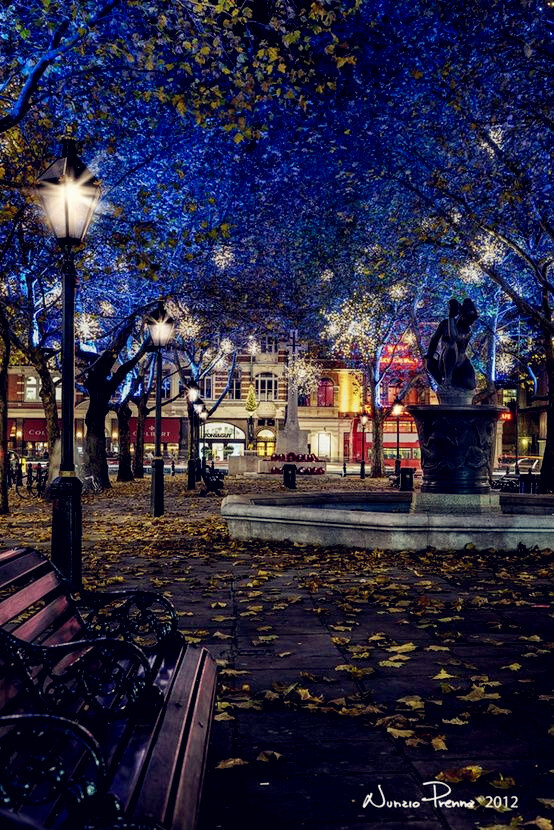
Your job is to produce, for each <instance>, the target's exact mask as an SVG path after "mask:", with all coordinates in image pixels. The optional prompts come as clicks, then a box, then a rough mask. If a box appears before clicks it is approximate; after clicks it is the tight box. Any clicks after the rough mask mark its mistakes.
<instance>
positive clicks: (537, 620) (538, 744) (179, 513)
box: [0, 477, 554, 830]
mask: <svg viewBox="0 0 554 830" xmlns="http://www.w3.org/2000/svg"><path fill="white" fill-rule="evenodd" d="M381 484H382V482H381ZM254 486H256V487H257V488H262V487H263V488H264V489H265V490H267V489H274V490H275V489H280V487H281V485H280V483H279V482H276V481H272V482H269V481H268V482H262V483H260V482H256V484H255V485H254V483H253V482H252V481H249V482H247V483H245V482H239V481H236V482H233V481H232V480H229V481H228V482H227V492H228V493H231V492H245V491H246V490H252V489H253V488H254ZM300 486H301V487H305V488H312V487H315V486H316V483H313V482H302V483H301V484H300ZM317 486H318V487H321V486H331V485H327V484H325V483H323V485H322V482H317ZM371 486H375V484H374V483H373V482H371V481H367V482H364V483H362V482H360V481H358V480H350V481H349V480H346V481H341V482H340V483H337V481H335V482H333V483H332V488H333V489H337V487H345V488H350V489H359V488H360V487H371ZM148 495H149V482H148V481H144V482H139V481H137V482H134V483H132V484H125V485H121V484H117V485H116V486H115V487H114V489H113V490H112V491H111V492H109V493H106V494H99V495H96V496H87V497H85V500H84V504H83V520H84V541H83V547H84V573H85V579H86V582H87V584H90V585H94V586H96V587H100V588H102V587H109V586H110V585H114V584H118V585H121V586H129V587H131V586H135V585H141V586H143V587H147V588H149V587H151V588H154V589H156V590H158V591H161V592H163V593H164V594H165V595H166V596H168V597H170V598H171V599H172V600H173V602H174V603H175V605H176V607H177V611H178V614H179V619H180V628H181V631H182V632H183V634H184V636H185V637H186V638H187V640H188V641H189V642H191V643H200V644H202V645H205V646H207V648H208V649H209V650H210V651H211V652H212V653H213V654H214V656H215V657H216V658H217V659H218V662H219V666H220V669H219V692H218V700H217V705H216V713H215V722H214V729H213V733H212V742H211V754H210V759H209V769H208V775H207V780H206V785H205V797H204V802H203V811H202V816H201V828H202V830H215V828H225V830H228V829H229V828H235V827H242V828H250V827H252V828H254V827H260V826H264V827H265V828H282V827H284V826H288V827H298V828H301V827H312V828H316V827H317V828H320V830H325V828H341V827H345V828H359V829H360V830H361V828H365V827H377V826H379V827H385V828H386V827H388V826H389V825H390V826H391V827H401V826H403V825H405V824H407V825H408V826H410V827H413V828H414V830H418V828H434V827H437V828H438V827H446V826H448V827H452V828H455V830H457V828H480V827H483V828H505V827H523V826H531V827H533V826H537V827H540V828H546V830H548V828H552V824H553V820H554V808H553V803H554V801H553V797H554V786H553V783H554V772H553V768H554V761H553V760H552V758H553V757H554V756H553V748H554V711H553V703H554V691H553V684H552V677H553V670H552V649H553V647H554V642H553V641H554V635H553V626H552V619H553V608H552V597H553V593H554V592H553V588H552V581H551V578H552V563H553V558H554V557H553V554H552V552H551V551H549V550H544V551H539V550H526V549H524V548H521V549H520V550H519V551H517V552H512V553H502V552H497V551H493V550H487V551H476V550H472V549H468V548H466V549H463V550H450V551H437V550H426V551H418V552H415V551H409V550H406V551H402V552H400V553H398V552H396V553H394V554H392V553H388V552H386V551H379V550H374V551H359V550H348V549H345V548H340V547H335V548H318V547H316V546H309V545H298V544H293V543H289V542H282V543H279V544H277V543H271V544H268V543H265V542H263V541H251V542H239V541H237V540H233V539H230V537H229V536H228V534H227V531H226V527H225V525H224V523H223V522H222V520H221V519H220V517H219V504H220V499H219V498H217V497H215V496H210V497H207V498H202V497H201V496H200V495H199V494H198V493H197V492H195V493H192V494H191V493H190V492H188V491H187V490H186V489H185V482H184V481H183V480H181V479H180V478H179V477H177V478H175V479H167V480H166V514H165V516H164V517H161V518H158V519H154V518H152V517H151V516H149V514H148V506H149V501H148ZM49 520H50V508H49V506H48V505H45V504H39V503H33V504H32V505H30V504H28V503H25V504H23V505H22V504H18V503H16V502H14V504H13V505H12V513H11V514H10V515H9V516H5V517H1V518H0V527H1V528H2V536H3V543H4V546H7V545H8V544H11V543H14V542H16V543H20V544H22V543H23V544H36V545H37V546H39V547H41V548H42V549H43V550H46V551H47V550H48V547H49ZM430 781H436V782H442V785H441V786H443V787H444V792H446V787H449V788H450V790H451V795H450V796H449V798H450V799H455V800H456V802H455V803H457V802H460V803H461V802H463V803H464V804H468V803H472V808H471V809H470V808H468V807H466V806H455V807H452V806H445V805H444V804H441V805H439V804H434V803H433V802H431V801H423V798H424V797H425V794H426V793H425V788H424V786H423V785H424V782H430ZM379 787H380V789H379ZM436 787H437V788H438V787H439V784H436ZM427 789H429V788H427ZM441 792H442V790H441ZM369 793H373V798H372V802H373V803H367V798H366V797H367V795H368V794H369ZM381 793H383V794H384V798H385V799H386V800H387V802H390V803H391V806H387V805H385V806H374V805H375V804H379V803H380V794H381ZM428 794H429V793H428V792H427V795H428ZM364 803H365V806H364ZM245 805H246V806H245ZM414 805H417V806H414Z"/></svg>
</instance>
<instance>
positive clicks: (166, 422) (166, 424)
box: [129, 418, 181, 444]
mask: <svg viewBox="0 0 554 830" xmlns="http://www.w3.org/2000/svg"><path fill="white" fill-rule="evenodd" d="M129 427H130V430H131V441H132V442H133V443H134V442H135V441H136V440H137V419H136V418H131V420H130V422H129ZM155 428H156V420H155V418H147V419H146V423H145V425H144V442H145V443H146V444H153V443H154V440H155ZM180 429H181V419H180V418H162V443H164V444H178V443H179V433H180Z"/></svg>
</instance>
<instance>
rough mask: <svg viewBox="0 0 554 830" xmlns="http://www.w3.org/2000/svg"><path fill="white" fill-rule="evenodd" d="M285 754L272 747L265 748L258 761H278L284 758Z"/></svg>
mask: <svg viewBox="0 0 554 830" xmlns="http://www.w3.org/2000/svg"><path fill="white" fill-rule="evenodd" d="M282 757H283V754H282V753H281V752H274V751H273V750H272V749H265V750H264V751H263V752H260V754H259V755H258V757H257V758H256V761H266V762H268V761H278V760H279V758H282Z"/></svg>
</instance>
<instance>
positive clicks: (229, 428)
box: [201, 424, 245, 441]
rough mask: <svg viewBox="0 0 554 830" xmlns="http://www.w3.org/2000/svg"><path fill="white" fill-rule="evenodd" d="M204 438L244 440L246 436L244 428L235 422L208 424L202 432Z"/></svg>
mask: <svg viewBox="0 0 554 830" xmlns="http://www.w3.org/2000/svg"><path fill="white" fill-rule="evenodd" d="M201 437H202V438H216V439H219V440H222V439H232V440H235V441H236V440H239V441H241V440H242V441H243V440H244V438H245V435H244V432H243V431H242V429H239V428H238V427H236V426H233V424H206V426H205V428H204V430H203V431H202V434H201Z"/></svg>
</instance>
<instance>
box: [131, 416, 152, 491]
mask: <svg viewBox="0 0 554 830" xmlns="http://www.w3.org/2000/svg"><path fill="white" fill-rule="evenodd" d="M137 408H138V416H137V437H136V439H135V457H134V460H133V473H134V476H135V478H144V425H145V423H146V417H147V415H148V406H147V403H146V400H140V401H139V402H138V403H137Z"/></svg>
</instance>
